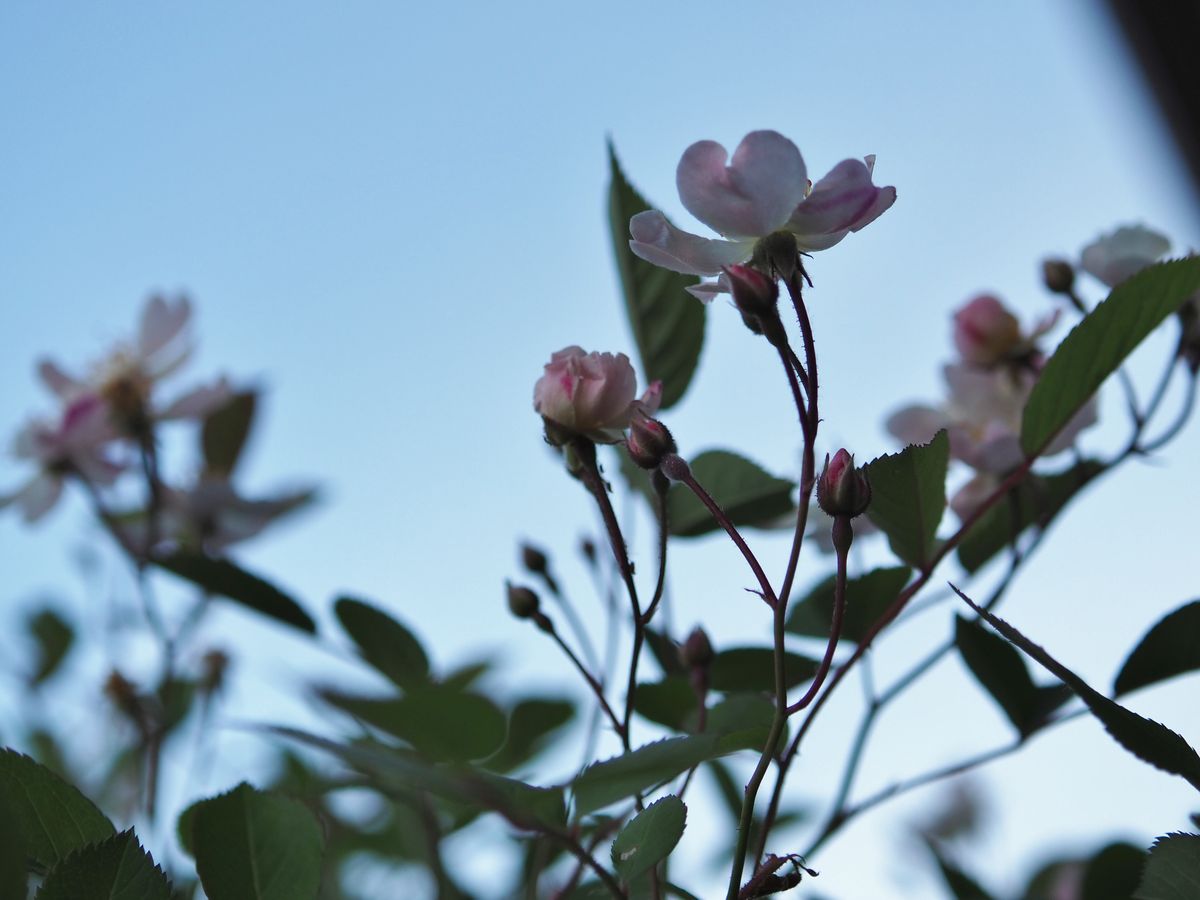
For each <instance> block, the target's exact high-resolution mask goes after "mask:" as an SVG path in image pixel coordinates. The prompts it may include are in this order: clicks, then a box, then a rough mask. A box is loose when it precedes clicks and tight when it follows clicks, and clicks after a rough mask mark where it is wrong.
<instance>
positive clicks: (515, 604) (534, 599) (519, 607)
mask: <svg viewBox="0 0 1200 900" xmlns="http://www.w3.org/2000/svg"><path fill="white" fill-rule="evenodd" d="M507 587H508V608H509V611H510V612H512V614H513V615H514V616H516V617H517V618H518V619H530V618H533V617H534V616H536V615H537V614H538V607H539V606H540V605H541V601H540V600H538V595H537V594H535V593H534V592H533V591H531V590H530V589H529V588H527V587H520V586H518V585H514V584H509V585H507Z"/></svg>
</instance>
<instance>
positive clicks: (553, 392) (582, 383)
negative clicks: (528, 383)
mask: <svg viewBox="0 0 1200 900" xmlns="http://www.w3.org/2000/svg"><path fill="white" fill-rule="evenodd" d="M661 399H662V383H661V382H658V381H656V382H654V383H653V384H651V385H650V387H649V388H648V389H647V390H646V393H645V394H643V395H642V396H641V398H640V399H639V398H638V397H637V375H635V374H634V371H633V365H632V364H631V363H630V362H629V357H628V356H626V355H625V354H624V353H615V354H614V353H587V352H585V351H584V350H583V348H581V347H576V346H574V345H572V346H570V347H565V348H563V349H562V350H559V351H558V352H557V353H555V354H554V355H553V356H551V357H550V362H548V363H546V370H545V372H544V373H543V374H542V377H541V378H539V379H538V381H537V384H536V385H534V388H533V408H534V409H535V410H536V411H537V412H538V414H539V415H541V416H542V417H543V418H545V419H547V420H548V421H550V422H553V423H554V424H556V425H560V426H562V427H563V428H565V429H566V430H567V431H570V432H574V433H575V434H579V435H582V436H583V437H586V438H589V439H591V440H593V441H596V442H597V443H601V444H615V443H617V442H618V441H620V440H621V439H622V435H623V432H624V431H625V429H626V428H627V427H628V426H629V422H630V419H632V418H633V414H634V412H636V411H638V410H641V411H642V412H643V413H645V414H646V415H653V414H654V412H655V411H656V410H657V409H658V404H659V402H660V401H661Z"/></svg>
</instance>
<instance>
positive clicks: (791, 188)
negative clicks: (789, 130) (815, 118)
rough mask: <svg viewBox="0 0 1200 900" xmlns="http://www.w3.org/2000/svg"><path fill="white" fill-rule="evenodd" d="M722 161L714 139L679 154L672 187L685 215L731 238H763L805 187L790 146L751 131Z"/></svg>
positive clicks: (801, 161)
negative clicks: (729, 157)
mask: <svg viewBox="0 0 1200 900" xmlns="http://www.w3.org/2000/svg"><path fill="white" fill-rule="evenodd" d="M726 158H727V157H726V152H725V148H724V147H722V146H721V145H720V144H718V143H716V142H715V141H699V142H697V143H695V144H692V146H690V147H688V148H687V150H685V151H684V153H683V158H682V159H680V160H679V166H678V168H677V169H676V170H675V184H676V186H677V187H678V188H679V199H680V200H681V201H683V205H684V207H685V208H686V209H687V211H688V212H690V213H691V214H692V215H693V216H695V217H696V218H697V219H699V220H700V221H701V222H703V223H704V224H705V225H707V226H708V227H709V228H711V229H713V230H714V231H716V232H718V233H720V234H723V235H726V236H728V237H733V238H755V237H763V236H764V235H768V234H770V233H771V232H772V231H775V230H776V229H777V228H779V227H781V226H782V225H783V224H784V223H785V222H786V221H787V219H788V216H789V215H791V213H792V210H793V209H795V208H796V205H797V204H798V203H799V202H800V201H801V200H803V199H804V192H805V189H806V188H807V187H808V171H807V169H806V168H805V165H804V158H803V157H802V156H801V155H800V151H799V149H797V147H796V145H795V144H793V143H792V142H791V141H789V140H788V139H787V138H785V137H784V136H783V135H781V134H779V133H778V132H776V131H752V132H750V133H749V134H748V135H746V136H745V137H744V138H742V142H741V143H740V144H738V146H737V149H736V150H735V151H734V152H733V158H732V160H730V162H729V165H728V166H726V165H725V160H726Z"/></svg>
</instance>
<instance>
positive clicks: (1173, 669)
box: [1113, 600, 1200, 697]
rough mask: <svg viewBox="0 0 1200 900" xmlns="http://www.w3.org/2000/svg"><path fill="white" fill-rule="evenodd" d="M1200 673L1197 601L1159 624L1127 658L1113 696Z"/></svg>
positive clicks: (1118, 676)
mask: <svg viewBox="0 0 1200 900" xmlns="http://www.w3.org/2000/svg"><path fill="white" fill-rule="evenodd" d="M1197 669H1200V600H1193V601H1192V602H1191V603H1188V604H1185V605H1184V606H1181V607H1180V608H1179V609H1177V610H1175V611H1174V612H1172V613H1170V614H1169V615H1167V616H1165V617H1163V618H1162V619H1161V620H1159V622H1158V624H1156V625H1155V626H1154V627H1153V628H1151V629H1150V630H1149V631H1148V632H1147V633H1146V636H1145V637H1143V638H1142V639H1141V640H1140V641H1139V642H1138V645H1137V646H1136V647H1135V648H1134V649H1133V652H1132V653H1130V654H1129V658H1128V659H1126V660H1125V664H1124V665H1123V666H1121V671H1120V672H1119V673H1118V674H1117V679H1116V681H1115V682H1114V683H1113V696H1114V697H1119V696H1121V695H1122V694H1128V693H1129V692H1130V691H1136V690H1137V689H1138V688H1141V687H1146V686H1147V685H1150V684H1155V683H1156V682H1159V681H1166V680H1167V679H1168V678H1174V677H1175V676H1176V675H1182V674H1184V673H1185V672H1194V671H1196V670H1197Z"/></svg>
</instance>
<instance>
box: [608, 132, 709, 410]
mask: <svg viewBox="0 0 1200 900" xmlns="http://www.w3.org/2000/svg"><path fill="white" fill-rule="evenodd" d="M608 160H609V169H610V172H611V177H612V182H611V184H610V185H609V189H608V220H609V226H610V227H611V229H612V241H613V255H614V256H615V258H616V263H617V274H618V275H619V276H620V280H621V290H622V293H623V294H624V295H625V312H626V314H627V315H628V317H629V327H630V328H631V329H632V331H633V340H634V343H636V344H637V348H638V356H639V358H640V359H641V361H642V372H643V374H645V376H646V379H647V380H648V381H653V380H654V379H659V380H661V381H662V386H663V393H662V404H661V408H663V409H666V408H667V407H670V406H673V405H674V404H675V403H677V402H678V401H679V398H680V397H682V396H683V394H684V392H685V391H686V390H687V387H688V384H690V383H691V380H692V375H693V373H694V372H695V371H696V363H697V361H698V360H699V359H700V348H701V347H702V346H703V344H704V323H705V308H704V304H703V303H701V302H700V301H699V300H697V299H696V298H695V297H693V296H692V295H691V294H689V293H688V292H687V288H688V287H690V286H691V285H693V284H695V283H696V282H697V281H698V279H696V278H695V277H693V276H690V275H679V274H677V273H675V272H670V271H668V270H667V269H663V268H660V267H658V266H655V265H652V264H650V263H648V262H646V261H645V260H643V259H639V258H638V257H636V256H634V255H633V251H632V250H630V249H629V220H630V218H632V217H633V216H634V215H635V214H637V213H640V212H644V211H645V210H647V209H650V204H649V203H647V202H646V201H645V200H644V199H642V196H641V194H639V193H638V192H637V191H636V190H634V188H633V187H632V186H631V185H630V184H629V182H628V181H626V180H625V175H624V173H623V172H622V171H621V166H620V164H619V163H618V162H617V154H616V151H615V150H614V149H613V145H612V143H611V142H609V145H608Z"/></svg>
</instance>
